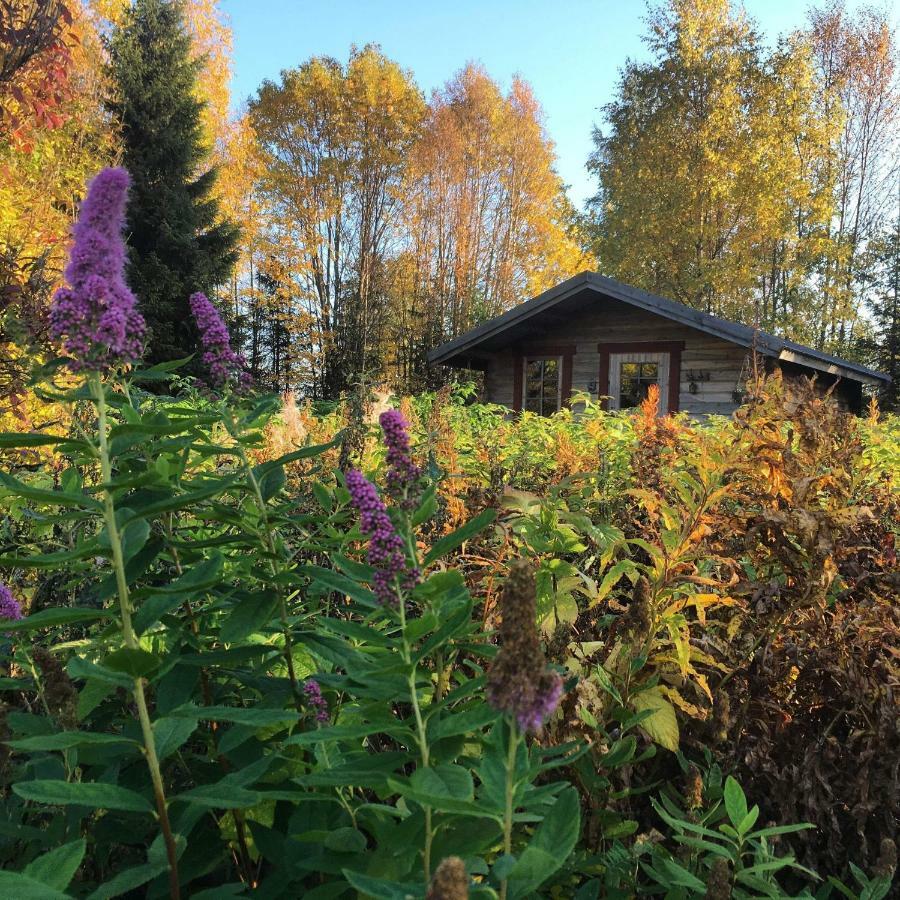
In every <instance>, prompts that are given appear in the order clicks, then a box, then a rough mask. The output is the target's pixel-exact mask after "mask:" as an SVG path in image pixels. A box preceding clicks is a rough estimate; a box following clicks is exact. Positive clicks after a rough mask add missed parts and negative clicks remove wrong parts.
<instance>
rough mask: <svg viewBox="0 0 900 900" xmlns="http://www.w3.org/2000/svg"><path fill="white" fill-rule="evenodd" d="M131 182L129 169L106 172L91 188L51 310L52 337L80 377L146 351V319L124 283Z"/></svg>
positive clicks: (79, 215)
mask: <svg viewBox="0 0 900 900" xmlns="http://www.w3.org/2000/svg"><path fill="white" fill-rule="evenodd" d="M130 181H131V179H130V177H129V175H128V173H127V172H126V171H125V170H124V169H104V170H103V171H102V172H100V173H99V174H98V175H97V176H96V177H95V178H94V180H93V181H91V183H90V184H89V185H88V189H87V196H86V197H85V199H84V202H83V203H82V204H81V208H80V210H79V211H78V220H77V221H76V223H75V227H74V229H73V243H72V249H71V252H70V255H69V264H68V265H67V266H66V269H65V272H64V273H63V274H64V276H65V279H66V282H67V286H65V287H61V288H60V289H59V290H58V291H57V292H56V294H55V295H54V297H53V303H52V305H51V307H50V333H51V335H52V336H53V337H54V338H55V339H57V340H60V341H62V343H63V347H64V349H65V351H66V353H68V354H69V357H70V366H71V368H72V369H73V370H75V371H86V370H87V371H91V370H92V371H99V372H104V371H106V370H108V369H110V368H112V367H115V366H118V365H122V364H125V363H133V362H135V361H137V360H138V359H139V358H140V356H141V354H142V353H143V350H144V332H145V331H146V326H145V324H144V318H143V316H142V315H141V314H140V312H138V309H137V301H136V300H135V297H134V294H132V293H131V290H130V289H129V287H128V285H127V284H126V283H125V262H126V250H125V242H124V240H123V237H122V229H123V227H124V224H125V206H126V203H127V200H128V186H129V184H130Z"/></svg>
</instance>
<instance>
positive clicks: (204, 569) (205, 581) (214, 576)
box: [153, 553, 225, 596]
mask: <svg viewBox="0 0 900 900" xmlns="http://www.w3.org/2000/svg"><path fill="white" fill-rule="evenodd" d="M224 566H225V557H223V556H222V554H221V553H215V554H213V555H212V556H210V557H209V559H204V560H203V561H202V562H199V563H196V564H195V565H191V566H189V567H188V568H186V569H185V571H184V573H183V574H182V575H180V576H179V577H178V578H176V579H175V580H174V581H172V582H170V583H169V584H167V585H162V586H157V587H154V588H153V592H154V593H155V594H178V595H179V596H182V595H186V594H193V593H195V592H197V591H200V590H205V589H206V588H210V587H213V586H214V585H216V584H218V583H219V580H220V579H221V577H222V569H223V568H224Z"/></svg>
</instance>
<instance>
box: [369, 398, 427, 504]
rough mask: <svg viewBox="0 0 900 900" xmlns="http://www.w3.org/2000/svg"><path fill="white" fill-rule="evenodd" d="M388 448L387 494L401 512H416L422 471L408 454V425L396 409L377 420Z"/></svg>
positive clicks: (383, 414) (384, 413) (388, 411)
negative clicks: (413, 510) (402, 510)
mask: <svg viewBox="0 0 900 900" xmlns="http://www.w3.org/2000/svg"><path fill="white" fill-rule="evenodd" d="M378 421H379V423H380V425H381V429H382V431H383V432H384V443H385V445H386V446H387V463H388V470H387V475H386V476H385V484H386V490H387V494H388V496H389V497H391V498H392V499H393V500H394V501H395V502H396V503H397V504H398V505H399V506H400V507H401V508H402V509H406V510H410V509H415V508H416V505H417V504H418V501H419V493H420V491H419V488H420V486H421V485H420V482H421V478H422V470H421V469H420V468H419V467H418V466H417V465H416V464H415V463H414V462H413V461H412V458H411V456H410V450H409V433H408V431H409V422H407V421H406V419H404V418H403V413H401V412H400V410H398V409H389V410H387V411H385V412H383V413H382V414H381V416H379V418H378Z"/></svg>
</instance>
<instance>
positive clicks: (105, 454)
mask: <svg viewBox="0 0 900 900" xmlns="http://www.w3.org/2000/svg"><path fill="white" fill-rule="evenodd" d="M91 389H92V391H93V393H94V400H95V402H96V404H97V416H98V420H99V421H98V432H99V444H100V446H99V451H100V473H101V477H102V478H103V483H104V485H106V487H105V490H104V493H103V521H104V523H105V524H106V533H107V535H108V537H109V545H110V548H111V553H112V563H113V568H114V570H115V573H116V586H117V588H118V594H119V608H120V610H121V612H122V637H123V640H124V641H125V646H126V647H129V648H131V649H133V650H136V649H139V647H140V644H139V642H138V639H137V635H136V634H135V631H134V626H133V625H132V622H131V598H130V596H129V593H128V579H127V578H126V576H125V560H124V557H123V555H122V538H121V535H120V534H119V526H118V523H117V522H116V510H115V504H114V502H113V496H112V488H111V482H112V464H111V462H110V458H109V443H108V441H107V436H106V394H105V393H104V388H103V382H102V381H101V380H100V376H99V374H96V373H95V374H93V375H92V376H91ZM133 693H134V701H135V704H136V705H137V709H138V719H139V720H140V723H141V733H142V735H143V738H144V756H145V757H146V760H147V767H148V768H149V770H150V779H151V781H152V782H153V794H154V796H155V798H156V811H157V815H158V816H159V827H160V830H161V832H162V836H163V841H164V842H165V845H166V855H167V857H168V860H169V894H170V896H171V897H172V898H173V900H179V898H180V896H181V889H180V886H179V879H178V857H177V855H176V850H175V837H174V835H173V834H172V826H171V824H170V822H169V811H168V806H167V801H166V791H165V786H164V784H163V778H162V772H161V771H160V768H159V758H158V757H157V755H156V741H155V739H154V737H153V726H152V724H151V722H150V713H149V711H148V709H147V698H146V696H145V694H144V679H143V678H135V679H134V688H133Z"/></svg>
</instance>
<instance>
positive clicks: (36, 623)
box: [0, 606, 112, 632]
mask: <svg viewBox="0 0 900 900" xmlns="http://www.w3.org/2000/svg"><path fill="white" fill-rule="evenodd" d="M111 616H112V613H111V612H108V611H106V610H103V609H85V608H83V607H78V606H58V607H54V608H52V609H42V610H41V611H40V612H36V613H34V614H33V615H30V616H26V617H25V618H24V619H20V620H18V621H3V620H2V619H0V631H4V632H5V631H35V630H36V629H38V628H53V627H54V626H56V625H75V624H76V623H79V622H92V621H94V620H96V619H109V618H111Z"/></svg>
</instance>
